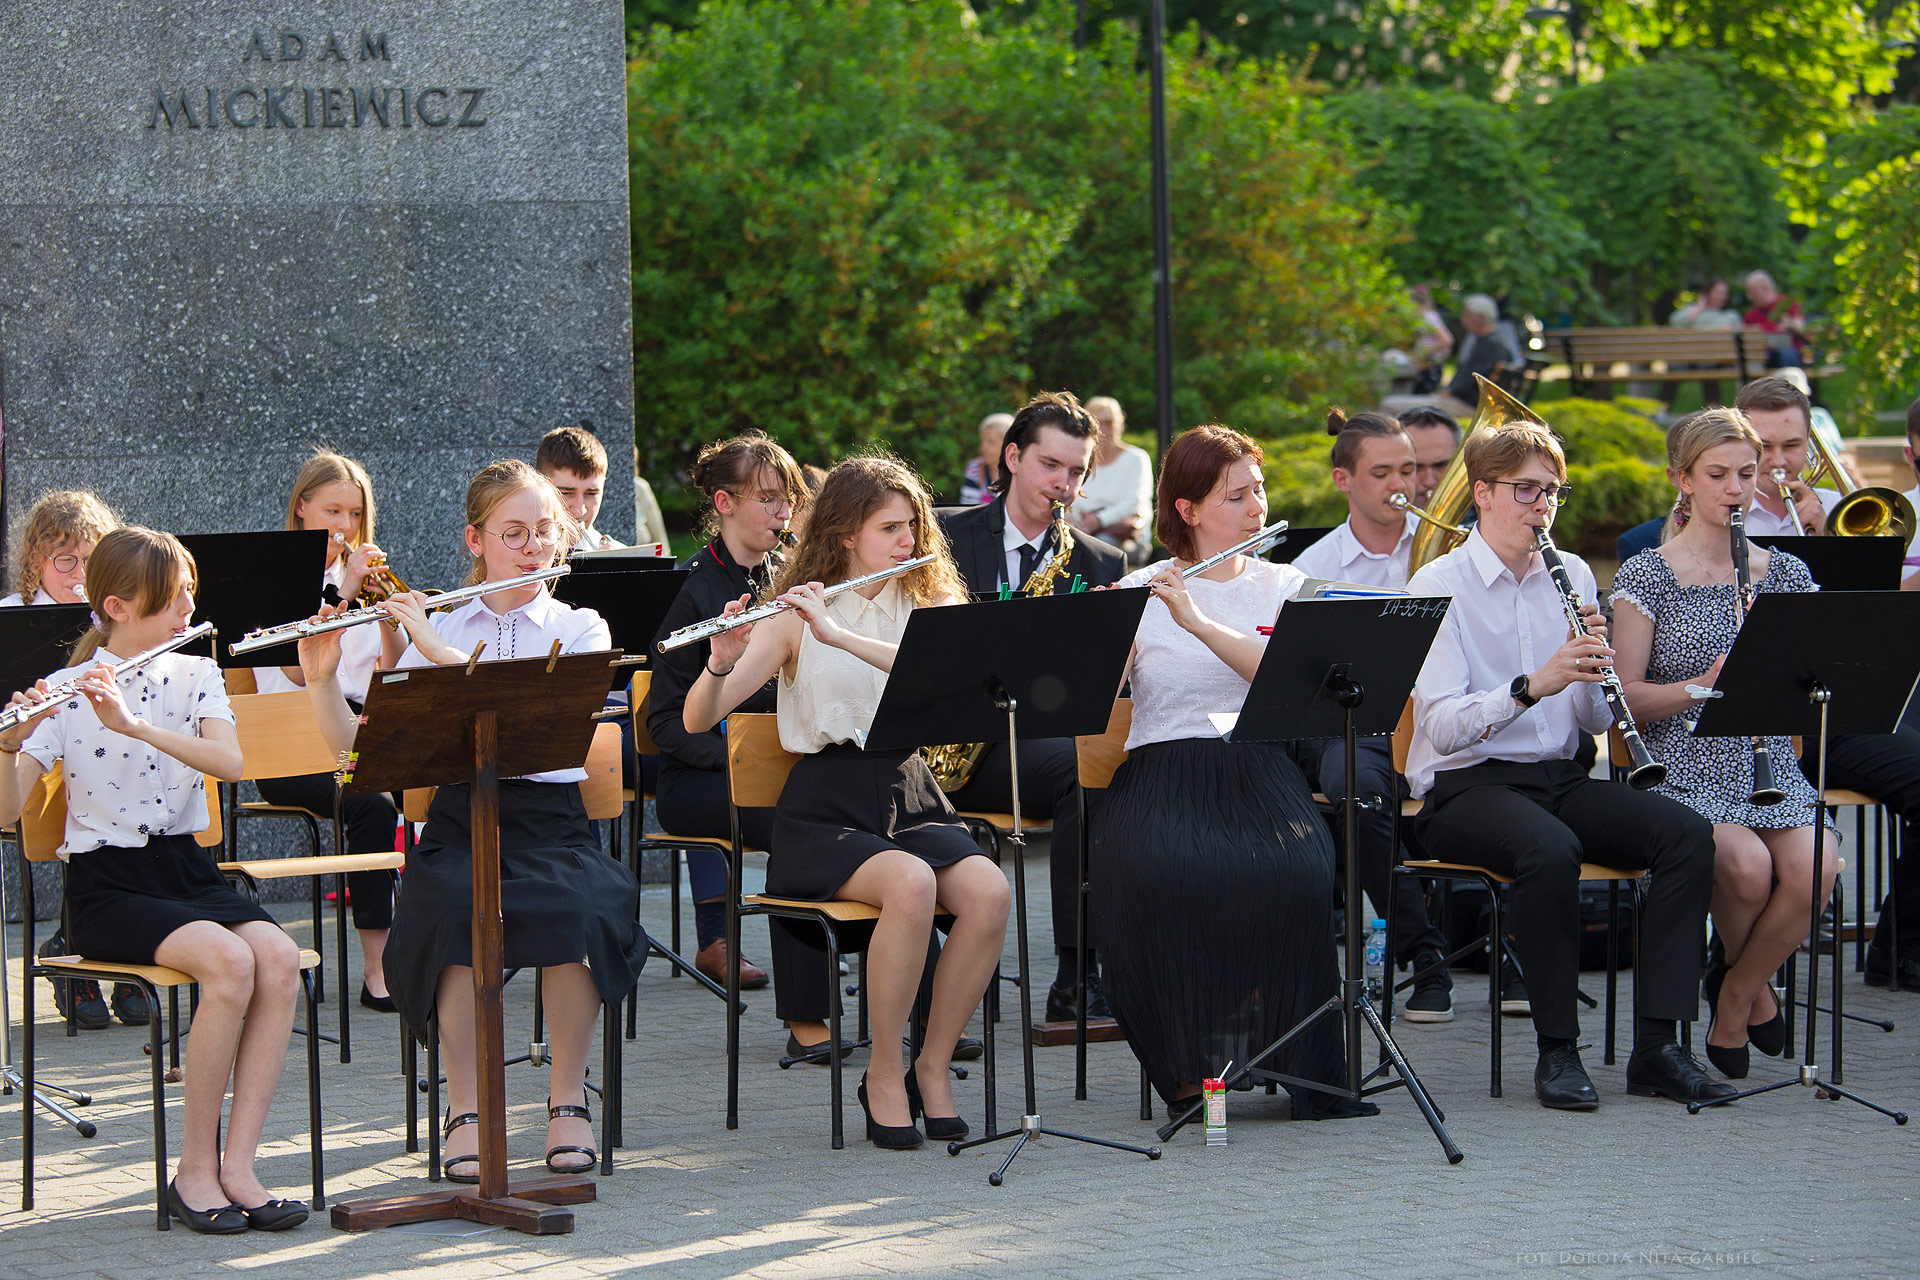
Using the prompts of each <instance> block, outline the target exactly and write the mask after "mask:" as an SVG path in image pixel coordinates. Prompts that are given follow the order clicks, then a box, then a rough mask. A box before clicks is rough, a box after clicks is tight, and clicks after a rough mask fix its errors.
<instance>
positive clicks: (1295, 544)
mask: <svg viewBox="0 0 1920 1280" xmlns="http://www.w3.org/2000/svg"><path fill="white" fill-rule="evenodd" d="M1339 527H1340V526H1339V525H1337V524H1310V525H1304V526H1299V527H1294V526H1289V527H1288V529H1287V532H1286V534H1285V535H1284V536H1283V537H1282V538H1281V539H1280V541H1279V542H1277V543H1275V544H1274V547H1273V550H1271V551H1269V552H1267V554H1266V560H1267V562H1268V563H1269V564H1292V563H1293V562H1294V561H1295V560H1298V559H1299V558H1300V553H1301V552H1303V551H1305V550H1306V549H1307V548H1308V547H1310V546H1312V545H1313V544H1314V543H1316V542H1318V541H1320V539H1322V538H1324V537H1326V536H1327V535H1328V534H1330V533H1332V532H1333V531H1334V530H1335V529H1338V528H1339Z"/></svg>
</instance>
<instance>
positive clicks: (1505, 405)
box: [1407, 374, 1547, 576]
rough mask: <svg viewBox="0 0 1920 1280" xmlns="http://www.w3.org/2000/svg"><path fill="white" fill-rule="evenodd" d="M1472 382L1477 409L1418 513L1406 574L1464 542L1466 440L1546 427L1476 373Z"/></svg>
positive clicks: (1469, 487)
mask: <svg viewBox="0 0 1920 1280" xmlns="http://www.w3.org/2000/svg"><path fill="white" fill-rule="evenodd" d="M1474 381H1475V382H1478V383H1479V384H1480V408H1479V411H1478V412H1476V413H1475V414H1474V415H1473V422H1472V423H1471V424H1469V425H1468V427H1467V430H1466V434H1465V435H1463V436H1461V438H1460V444H1461V447H1460V448H1459V449H1456V450H1454V454H1453V461H1451V462H1449V463H1448V464H1447V469H1446V471H1445V472H1443V473H1442V474H1441V476H1440V483H1439V484H1437V485H1435V486H1434V488H1433V499H1432V501H1430V502H1428V503H1427V507H1426V510H1425V511H1421V512H1418V513H1416V514H1418V515H1419V516H1420V517H1421V520H1420V527H1419V528H1418V529H1416V530H1414V534H1413V547H1412V549H1411V552H1410V554H1409V557H1408V562H1407V573H1408V576H1412V575H1413V574H1416V573H1418V572H1420V570H1421V569H1423V568H1425V567H1426V566H1427V565H1429V564H1431V563H1432V562H1433V561H1435V560H1438V559H1439V558H1440V557H1441V556H1443V555H1445V554H1447V552H1449V551H1451V550H1453V549H1454V548H1455V547H1457V546H1459V545H1460V544H1461V543H1463V542H1465V541H1466V540H1467V530H1466V528H1465V527H1464V526H1463V525H1462V524H1461V517H1463V516H1465V515H1466V513H1467V509H1468V508H1469V507H1471V506H1473V482H1472V481H1470V480H1468V479H1467V462H1466V456H1467V454H1466V447H1465V446H1466V437H1467V436H1470V435H1472V434H1473V433H1474V432H1476V431H1482V430H1496V431H1497V430H1498V429H1500V428H1501V427H1504V426H1506V425H1508V424H1509V423H1513V422H1533V423H1538V424H1539V425H1540V426H1543V427H1544V426H1546V425H1547V423H1546V420H1545V419H1544V418H1542V417H1541V416H1540V415H1539V414H1537V413H1535V412H1534V411H1533V410H1531V409H1529V408H1527V406H1526V405H1524V404H1521V403H1520V402H1519V401H1518V400H1516V399H1514V398H1513V397H1512V396H1510V395H1508V394H1507V393H1506V392H1504V391H1502V390H1501V389H1500V388H1499V387H1497V386H1495V385H1494V384H1493V383H1491V382H1489V381H1487V380H1486V379H1485V378H1483V377H1481V376H1480V375H1479V374H1475V375H1474Z"/></svg>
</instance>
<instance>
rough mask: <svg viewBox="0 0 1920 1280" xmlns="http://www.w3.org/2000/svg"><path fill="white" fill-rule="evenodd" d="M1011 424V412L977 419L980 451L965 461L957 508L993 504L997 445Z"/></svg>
mask: <svg viewBox="0 0 1920 1280" xmlns="http://www.w3.org/2000/svg"><path fill="white" fill-rule="evenodd" d="M1012 425H1013V415H1012V414H1010V413H990V414H988V415H987V416H986V417H984V418H982V419H980V452H979V453H977V454H976V455H974V456H973V457H971V458H969V459H967V473H966V478H965V479H963V480H961V482H960V505H961V506H963V507H978V506H981V505H983V504H985V503H989V502H992V501H993V486H994V482H995V481H997V480H999V478H1000V442H1001V441H1002V440H1005V439H1006V438H1007V428H1008V427H1010V426H1012Z"/></svg>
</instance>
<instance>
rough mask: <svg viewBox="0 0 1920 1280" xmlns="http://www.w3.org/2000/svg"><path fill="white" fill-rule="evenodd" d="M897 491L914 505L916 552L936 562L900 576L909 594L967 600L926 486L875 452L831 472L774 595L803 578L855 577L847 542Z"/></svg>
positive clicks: (927, 599)
mask: <svg viewBox="0 0 1920 1280" xmlns="http://www.w3.org/2000/svg"><path fill="white" fill-rule="evenodd" d="M895 494H898V495H899V496H901V497H903V498H905V499H906V500H907V503H908V505H909V506H911V507H912V508H913V521H914V525H913V554H914V555H915V556H916V557H918V556H925V555H931V556H934V557H936V558H935V560H934V562H933V563H932V564H926V565H921V566H920V567H919V568H918V569H915V570H913V571H912V572H910V573H907V574H905V575H903V576H902V577H901V578H900V579H899V583H900V586H901V588H902V589H903V590H904V591H905V592H906V593H907V598H908V599H909V600H911V601H913V602H914V604H916V605H924V604H932V603H933V602H935V601H937V600H965V599H966V598H967V585H966V583H965V582H963V581H962V580H961V578H960V571H959V570H958V569H956V568H954V566H953V553H952V551H951V550H949V548H948V546H947V535H946V532H945V531H944V530H942V529H941V527H940V523H939V521H937V520H935V519H934V518H933V503H932V501H931V500H930V499H929V498H928V497H927V490H926V486H925V485H923V484H921V483H920V477H918V476H916V475H915V474H914V473H913V469H912V468H910V467H908V466H907V464H906V463H904V462H901V461H899V460H898V459H897V458H887V457H877V456H868V457H857V458H848V459H847V460H846V461H845V462H842V463H841V464H840V465H839V466H837V467H835V468H834V469H833V470H832V471H830V472H828V473H827V479H826V483H824V484H822V485H821V486H820V492H819V493H818V494H817V495H816V496H815V497H814V499H813V503H812V505H811V506H810V507H809V509H808V513H807V527H806V532H805V533H803V534H802V535H801V536H800V545H799V546H798V547H797V548H795V549H794V553H793V555H792V556H791V557H790V558H789V559H788V560H787V563H786V567H785V568H783V569H782V570H781V571H780V576H779V578H778V579H777V580H776V581H775V582H774V584H773V587H772V589H771V594H772V595H775V596H777V595H779V594H780V593H781V592H783V591H788V590H790V589H792V588H793V587H796V586H799V585H800V584H801V583H803V582H824V583H826V584H827V585H828V586H832V585H833V584H834V583H836V582H844V581H845V580H846V579H848V578H849V577H851V576H853V575H852V561H853V552H852V549H851V548H849V547H848V546H847V543H848V542H849V541H851V540H852V539H854V538H856V537H858V536H859V534H860V530H861V529H862V528H863V527H864V526H865V525H866V523H867V521H868V520H869V519H870V518H871V517H872V516H873V513H874V512H876V511H878V510H879V509H880V508H881V507H882V506H883V505H884V504H885V503H886V501H887V500H888V499H889V498H891V497H893V496H894V495H895Z"/></svg>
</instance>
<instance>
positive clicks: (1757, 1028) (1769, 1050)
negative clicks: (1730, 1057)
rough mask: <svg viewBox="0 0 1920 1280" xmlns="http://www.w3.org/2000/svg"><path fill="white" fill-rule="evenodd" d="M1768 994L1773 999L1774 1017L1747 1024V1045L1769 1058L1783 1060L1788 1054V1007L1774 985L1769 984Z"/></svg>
mask: <svg viewBox="0 0 1920 1280" xmlns="http://www.w3.org/2000/svg"><path fill="white" fill-rule="evenodd" d="M1767 994H1768V995H1771V996H1772V997H1773V1016H1772V1017H1771V1018H1768V1019H1767V1020H1766V1021H1765V1022H1750V1023H1748V1024H1747V1043H1748V1044H1750V1045H1752V1046H1753V1047H1754V1048H1756V1049H1758V1050H1759V1051H1760V1052H1761V1053H1764V1054H1766V1055H1767V1056H1768V1057H1769V1058H1782V1057H1785V1056H1786V1053H1787V1007H1786V1005H1784V1004H1782V1003H1781V1001H1780V993H1779V992H1777V991H1775V990H1774V989H1773V984H1772V983H1768V984H1767Z"/></svg>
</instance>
